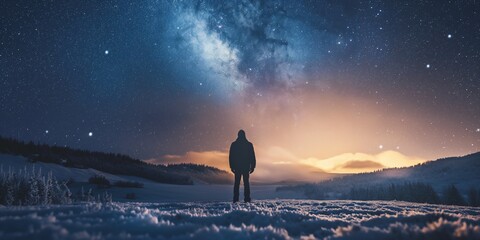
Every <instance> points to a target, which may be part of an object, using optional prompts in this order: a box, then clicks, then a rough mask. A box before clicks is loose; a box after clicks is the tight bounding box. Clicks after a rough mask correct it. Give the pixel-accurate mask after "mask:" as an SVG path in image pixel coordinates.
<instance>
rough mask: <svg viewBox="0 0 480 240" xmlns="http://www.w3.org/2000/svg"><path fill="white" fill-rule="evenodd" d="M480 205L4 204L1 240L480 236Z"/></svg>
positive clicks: (295, 202)
mask: <svg viewBox="0 0 480 240" xmlns="http://www.w3.org/2000/svg"><path fill="white" fill-rule="evenodd" d="M479 225H480V208H471V207H452V206H440V205H426V204H412V203H405V202H361V201H310V200H271V201H268V200H265V201H256V202H254V203H250V204H245V203H240V204H231V203H227V202H204V203H202V202H195V203H188V202H185V203H112V204H93V203H89V204H74V205H66V206H48V207H12V208H6V207H0V239H190V238H195V239H229V240H233V239H452V238H458V239H480V226H479Z"/></svg>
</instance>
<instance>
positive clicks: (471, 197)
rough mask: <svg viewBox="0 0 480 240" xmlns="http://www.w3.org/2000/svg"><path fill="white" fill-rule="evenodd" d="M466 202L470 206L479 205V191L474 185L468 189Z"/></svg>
mask: <svg viewBox="0 0 480 240" xmlns="http://www.w3.org/2000/svg"><path fill="white" fill-rule="evenodd" d="M468 203H469V204H470V206H473V207H479V206H480V196H479V191H477V189H475V188H474V187H472V188H470V190H468Z"/></svg>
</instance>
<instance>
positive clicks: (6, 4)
mask: <svg viewBox="0 0 480 240" xmlns="http://www.w3.org/2000/svg"><path fill="white" fill-rule="evenodd" d="M479 11H480V2H477V1H475V0H459V1H446V0H441V1H434V0H431V1H428V0H425V1H423V0H422V1H349V0H340V1H322V0H318V1H269V0H266V1H256V0H248V1H247V0H239V1H214V0H198V1H194V0H192V1H179V0H175V1H174V0H169V1H154V0H147V1H114V0H106V1H93V0H85V1H73V0H66V1H2V8H1V9H0V12H1V14H0V22H1V28H0V33H1V34H0V112H1V118H0V135H2V136H6V137H14V138H18V139H21V140H28V141H30V140H32V141H36V142H42V143H48V144H55V145H59V146H69V147H73V148H82V149H89V150H99V151H108V152H118V153H125V154H129V155H131V156H133V157H136V158H139V159H144V160H147V161H150V162H155V163H167V162H184V161H188V162H197V163H206V164H210V165H214V166H218V167H221V168H224V169H226V168H228V167H227V166H226V156H227V151H228V147H229V145H230V142H231V141H233V140H234V139H235V138H236V133H237V131H238V130H239V129H244V130H245V131H246V133H247V138H249V139H250V140H251V141H252V142H253V143H254V145H255V148H256V151H257V157H258V159H259V162H260V165H259V168H260V169H261V167H262V166H263V168H264V170H263V172H262V171H260V173H259V175H260V176H264V177H265V178H270V179H271V178H272V176H274V175H275V174H274V173H275V172H274V170H273V169H275V171H277V172H278V171H281V170H282V169H288V171H289V172H291V173H292V175H291V176H287V177H286V178H289V177H290V178H294V176H297V175H298V174H300V173H302V172H305V171H308V172H310V173H314V174H316V173H323V172H333V173H345V172H362V171H368V170H375V169H379V168H382V167H395V166H406V165H411V164H415V163H419V162H422V161H425V160H430V159H435V158H439V157H445V156H452V155H464V154H468V153H472V152H476V151H480V15H479V14H480V13H479ZM262 162H263V165H262ZM293 169H297V170H298V171H294V170H293Z"/></svg>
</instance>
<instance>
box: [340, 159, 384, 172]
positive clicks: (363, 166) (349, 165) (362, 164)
mask: <svg viewBox="0 0 480 240" xmlns="http://www.w3.org/2000/svg"><path fill="white" fill-rule="evenodd" d="M384 167H385V166H383V165H382V164H381V163H378V162H375V161H371V160H353V161H349V162H346V163H345V164H343V165H342V166H339V167H338V168H343V169H358V170H370V169H382V168H384ZM338 168H337V169H338Z"/></svg>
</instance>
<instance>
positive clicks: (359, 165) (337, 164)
mask: <svg viewBox="0 0 480 240" xmlns="http://www.w3.org/2000/svg"><path fill="white" fill-rule="evenodd" d="M425 161H426V160H425V159H423V158H419V157H409V156H405V155H403V154H401V153H399V152H396V151H384V152H381V153H378V154H367V153H342V154H339V155H336V156H333V157H330V158H326V159H317V158H307V159H304V160H300V162H302V163H304V164H307V165H311V166H315V167H318V168H322V169H324V170H325V171H327V172H331V173H358V172H364V171H366V170H369V171H373V170H378V169H382V168H394V167H407V166H412V165H415V164H418V163H422V162H425Z"/></svg>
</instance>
